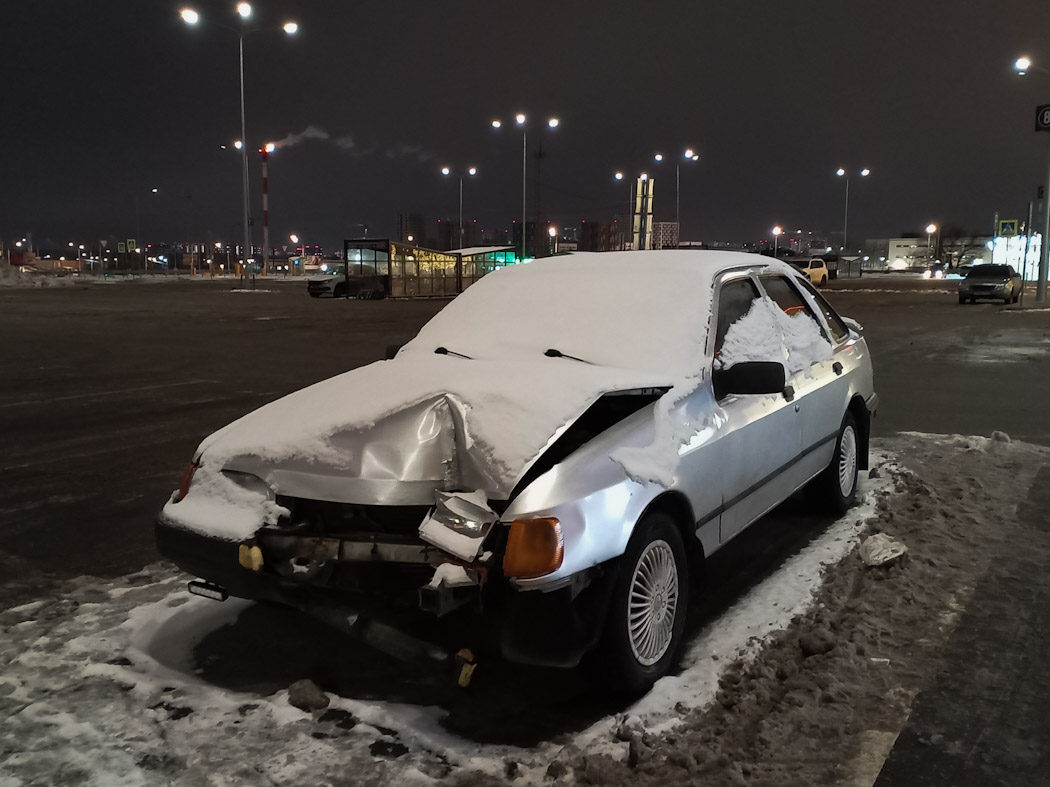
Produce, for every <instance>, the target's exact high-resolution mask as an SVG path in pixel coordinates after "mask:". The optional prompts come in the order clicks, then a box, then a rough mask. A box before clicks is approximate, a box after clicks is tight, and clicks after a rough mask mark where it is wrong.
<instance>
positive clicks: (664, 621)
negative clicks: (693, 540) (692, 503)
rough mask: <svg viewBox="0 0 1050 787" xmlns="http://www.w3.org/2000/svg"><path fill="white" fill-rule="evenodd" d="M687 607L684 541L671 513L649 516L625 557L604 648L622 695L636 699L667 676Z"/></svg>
mask: <svg viewBox="0 0 1050 787" xmlns="http://www.w3.org/2000/svg"><path fill="white" fill-rule="evenodd" d="M688 606H689V568H688V563H687V560H686V554H685V546H684V545H683V543H682V536H681V534H680V533H679V532H678V528H677V527H676V525H675V522H674V520H673V519H672V518H671V517H670V516H668V515H667V514H664V513H661V512H656V513H652V514H648V515H646V516H645V517H643V518H642V520H641V521H640V522H639V523H638V526H637V527H636V528H635V531H634V535H632V536H631V540H630V541H629V542H628V544H627V549H626V551H625V552H624V554H623V557H621V558H620V565H619V570H618V574H617V577H616V584H615V586H614V588H613V595H612V599H611V601H610V608H609V615H608V619H607V620H606V625H605V634H604V636H603V639H602V643H601V645H600V646H599V647H600V648H601V651H600V653H602V656H604V657H607V661H606V664H607V665H608V668H609V670H610V672H611V676H610V677H611V678H612V680H613V683H614V685H615V687H616V688H617V689H618V690H620V691H623V692H624V693H626V694H630V695H635V696H637V695H639V694H642V693H644V692H646V691H648V690H649V688H650V687H651V686H652V685H653V683H655V682H656V681H657V680H659V679H660V678H662V677H663V676H664V675H666V674H667V671H668V670H669V669H670V668H671V665H672V664H673V663H674V658H675V652H676V651H677V650H678V645H679V643H680V641H681V639H682V630H683V628H684V627H685V616H686V612H687V610H688Z"/></svg>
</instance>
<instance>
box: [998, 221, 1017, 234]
mask: <svg viewBox="0 0 1050 787" xmlns="http://www.w3.org/2000/svg"><path fill="white" fill-rule="evenodd" d="M1016 234H1017V219H1003V220H1002V221H1000V222H999V237H1000V238H1012V237H1014V236H1015V235H1016Z"/></svg>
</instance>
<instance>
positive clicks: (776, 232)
mask: <svg viewBox="0 0 1050 787" xmlns="http://www.w3.org/2000/svg"><path fill="white" fill-rule="evenodd" d="M783 234H784V228H783V227H781V226H780V225H779V224H778V225H777V226H776V227H773V258H774V259H776V256H777V244H778V242H779V241H780V236H781V235H783Z"/></svg>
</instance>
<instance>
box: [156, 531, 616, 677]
mask: <svg viewBox="0 0 1050 787" xmlns="http://www.w3.org/2000/svg"><path fill="white" fill-rule="evenodd" d="M429 519H430V517H428V520H429ZM155 534H156V542H157V546H158V549H159V551H160V552H161V554H163V555H164V556H165V557H167V558H169V559H171V560H172V561H173V562H174V563H175V564H176V565H178V566H179V568H181V569H182V570H183V571H186V572H187V573H189V574H192V575H194V576H196V577H200V578H201V579H203V580H205V582H206V583H208V584H209V585H210V586H211V592H212V596H211V597H213V598H219V597H221V592H226V593H228V594H229V595H231V596H235V597H238V598H245V599H250V600H255V601H267V602H274V603H278V604H282V605H285V606H291V607H294V608H296V609H299V610H301V611H303V612H305V613H307V614H310V615H311V616H313V617H315V618H318V619H320V620H322V621H323V622H325V623H328V624H330V625H333V626H335V627H336V628H339V629H341V630H344V631H345V632H346V633H349V634H350V635H352V636H355V637H356V638H359V639H362V640H364V641H366V642H368V643H369V644H371V645H373V646H375V647H377V648H379V649H380V650H382V651H383V652H385V653H388V654H390V655H393V656H395V657H398V658H405V659H411V658H414V657H417V656H418V657H425V658H428V659H430V660H437V661H443V660H446V659H447V656H448V653H449V652H451V651H454V649H455V648H452V649H451V650H449V649H442V648H439V647H436V646H434V645H433V644H432V643H430V642H426V641H423V640H418V639H415V638H414V637H412V636H411V635H406V634H404V633H403V631H404V630H405V629H406V628H409V629H410V628H412V621H413V620H414V621H415V622H416V623H425V619H426V618H429V619H431V620H432V619H433V617H434V616H439V617H440V616H443V615H446V614H448V613H450V612H453V611H455V610H464V611H466V610H470V612H471V613H472V615H471V616H470V617H469V618H468V619H466V620H468V621H469V622H467V624H466V628H467V630H468V631H473V632H474V634H475V635H476V636H477V638H478V639H479V640H484V642H483V643H482V644H480V645H477V646H478V647H479V648H482V649H483V648H484V647H486V646H488V647H495V648H496V649H498V650H499V651H500V652H501V653H502V655H503V656H504V657H505V658H506V659H507V660H509V661H512V662H516V663H523V664H534V665H544V666H559V667H572V666H575V665H576V664H578V663H579V661H580V659H581V658H582V656H583V654H584V653H585V652H586V651H587V650H588V649H589V648H590V647H591V646H593V644H594V643H595V642H596V641H597V638H598V634H599V632H600V631H601V628H602V625H603V623H604V619H605V609H606V607H607V605H608V596H609V589H610V588H611V582H609V581H608V577H607V572H604V571H603V570H602V568H601V567H596V568H595V569H593V570H592V571H590V572H588V573H587V575H586V577H581V578H580V581H578V582H575V583H569V584H567V585H564V586H562V587H559V588H558V589H557V590H553V591H550V592H543V591H538V590H531V591H521V590H518V589H516V588H514V587H512V586H511V585H510V583H509V582H508V581H507V580H506V579H505V578H503V576H502V573H501V571H500V568H499V559H498V557H497V556H496V555H498V551H491V552H485V553H483V554H480V555H478V557H477V559H476V560H475V561H473V562H468V561H467V560H462V559H457V558H455V557H452V556H451V555H450V553H449V552H447V551H445V550H442V549H438V548H437V547H434V546H432V545H430V544H427V543H425V542H423V541H421V540H420V539H418V538H416V539H407V538H402V539H396V538H394V537H390V538H388V539H387V540H385V541H380V540H377V539H373V540H371V541H368V542H365V541H362V540H357V539H354V538H352V537H322V536H311V535H299V534H296V533H294V532H282V531H281V530H279V529H276V528H263V529H262V530H260V531H258V532H257V533H256V534H255V536H254V537H253V538H252V539H249V540H246V541H241V542H235V541H227V540H223V539H220V538H216V537H212V536H208V535H205V534H202V533H199V532H196V531H191V530H187V529H184V528H183V527H180V526H179V525H178V524H177V523H175V522H172V521H170V520H167V519H166V518H165V517H163V516H162V517H160V518H159V519H158V520H157V521H156V524H155ZM497 535H498V534H497ZM446 546H447V545H446ZM479 551H480V545H479ZM456 617H457V622H458V623H460V628H462V627H463V626H462V624H463V619H460V618H459V616H456ZM391 621H393V623H391ZM406 621H408V623H407V625H406ZM471 644H472V645H475V644H477V643H476V642H472V643H471Z"/></svg>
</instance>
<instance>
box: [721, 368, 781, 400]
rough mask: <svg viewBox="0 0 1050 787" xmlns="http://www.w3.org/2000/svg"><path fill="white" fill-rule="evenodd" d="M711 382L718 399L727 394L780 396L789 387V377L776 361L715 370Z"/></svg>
mask: <svg viewBox="0 0 1050 787" xmlns="http://www.w3.org/2000/svg"><path fill="white" fill-rule="evenodd" d="M711 382H712V383H713V385H714V389H715V398H716V399H721V398H722V397H723V396H726V395H727V394H778V393H783V392H784V388H785V387H786V386H787V375H786V373H785V371H784V365H783V364H781V363H777V362H776V361H747V362H745V363H738V364H735V365H734V366H730V367H729V368H728V369H715V371H714V374H713V375H712V377H711Z"/></svg>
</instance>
